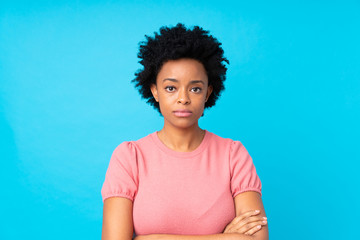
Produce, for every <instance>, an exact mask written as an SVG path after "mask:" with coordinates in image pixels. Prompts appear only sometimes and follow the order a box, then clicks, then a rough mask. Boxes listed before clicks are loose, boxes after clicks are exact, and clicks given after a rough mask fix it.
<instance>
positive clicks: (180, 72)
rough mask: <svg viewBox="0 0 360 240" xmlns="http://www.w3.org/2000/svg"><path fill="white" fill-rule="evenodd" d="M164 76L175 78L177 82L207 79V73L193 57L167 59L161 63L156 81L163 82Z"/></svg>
mask: <svg viewBox="0 0 360 240" xmlns="http://www.w3.org/2000/svg"><path fill="white" fill-rule="evenodd" d="M166 78H172V79H176V80H178V81H179V82H184V81H185V82H188V81H191V80H203V81H207V74H206V70H205V68H204V66H203V64H202V63H200V62H199V61H197V60H195V59H188V58H184V59H178V60H169V61H167V62H165V63H164V64H163V66H162V67H161V69H160V71H159V73H158V75H157V82H158V83H160V82H163V80H164V79H166Z"/></svg>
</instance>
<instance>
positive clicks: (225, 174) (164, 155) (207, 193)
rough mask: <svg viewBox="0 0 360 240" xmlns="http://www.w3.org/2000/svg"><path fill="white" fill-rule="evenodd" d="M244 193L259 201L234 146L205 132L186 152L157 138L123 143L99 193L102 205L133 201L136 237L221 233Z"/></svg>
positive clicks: (254, 179)
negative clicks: (115, 200)
mask: <svg viewBox="0 0 360 240" xmlns="http://www.w3.org/2000/svg"><path fill="white" fill-rule="evenodd" d="M245 191H256V192H258V193H259V194H260V195H261V181H260V178H259V177H258V175H257V173H256V169H255V166H254V164H253V161H252V158H251V157H250V155H249V154H248V152H247V150H246V149H245V147H244V146H243V145H242V144H241V142H240V141H233V140H231V139H229V138H222V137H220V136H217V135H215V134H214V133H211V132H209V131H207V130H205V136H204V138H203V140H202V142H201V144H200V145H199V146H198V147H197V148H196V149H195V150H194V151H192V152H177V151H174V150H172V149H170V148H168V147H167V146H166V145H164V144H163V143H162V142H161V141H160V139H159V137H158V135H157V132H153V133H151V134H149V135H147V136H146V137H143V138H141V139H139V140H137V141H125V142H123V143H121V144H120V145H119V146H117V147H116V148H115V150H114V152H113V154H112V156H111V159H110V163H109V167H108V169H107V172H106V176H105V181H104V184H103V186H102V189H101V194H102V198H103V201H104V200H105V199H106V198H109V197H125V198H128V199H130V200H131V201H133V221H134V230H135V233H136V235H143V234H155V233H158V234H160V233H164V234H184V235H185V234H189V235H204V234H215V233H221V232H223V230H224V228H225V227H226V225H227V224H228V223H229V222H231V221H232V219H233V218H234V217H235V205H234V200H233V198H234V197H235V196H236V195H238V194H239V193H242V192H245Z"/></svg>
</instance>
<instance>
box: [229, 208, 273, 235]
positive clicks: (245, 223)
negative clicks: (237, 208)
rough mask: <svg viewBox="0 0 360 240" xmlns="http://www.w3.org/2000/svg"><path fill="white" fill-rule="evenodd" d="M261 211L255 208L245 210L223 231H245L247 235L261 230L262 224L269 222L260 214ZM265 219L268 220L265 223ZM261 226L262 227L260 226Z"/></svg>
mask: <svg viewBox="0 0 360 240" xmlns="http://www.w3.org/2000/svg"><path fill="white" fill-rule="evenodd" d="M259 213H260V211H259V212H256V211H254V210H251V211H248V212H245V213H243V214H241V215H240V216H237V217H235V218H234V219H233V220H232V221H231V222H230V223H229V224H228V225H227V226H226V227H225V230H224V232H223V233H243V234H246V235H253V234H254V233H256V232H257V231H260V229H261V227H262V225H266V224H267V220H266V219H264V218H263V217H260V216H254V215H258V214H259ZM263 221H266V223H264V222H263ZM259 226H260V227H259Z"/></svg>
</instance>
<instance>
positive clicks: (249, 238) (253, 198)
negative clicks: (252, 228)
mask: <svg viewBox="0 0 360 240" xmlns="http://www.w3.org/2000/svg"><path fill="white" fill-rule="evenodd" d="M234 202H235V211H236V217H237V216H240V215H241V214H243V213H245V212H247V211H250V210H256V209H258V210H260V213H259V215H258V216H261V217H266V214H265V209H264V205H263V203H262V199H261V196H260V194H259V193H257V192H254V191H248V192H243V193H240V194H238V195H236V196H235V198H234ZM268 239H269V230H268V227H267V224H266V225H265V226H264V225H263V226H262V228H261V229H260V230H259V231H257V232H255V233H254V234H253V235H246V234H241V233H220V234H211V235H173V234H149V235H140V236H137V237H136V238H135V240H268Z"/></svg>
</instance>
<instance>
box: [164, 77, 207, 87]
mask: <svg viewBox="0 0 360 240" xmlns="http://www.w3.org/2000/svg"><path fill="white" fill-rule="evenodd" d="M166 80H168V81H172V82H179V80H177V79H175V78H165V79H164V80H163V82H165V81H166ZM190 83H202V84H203V85H205V83H204V81H201V80H192V81H190Z"/></svg>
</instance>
